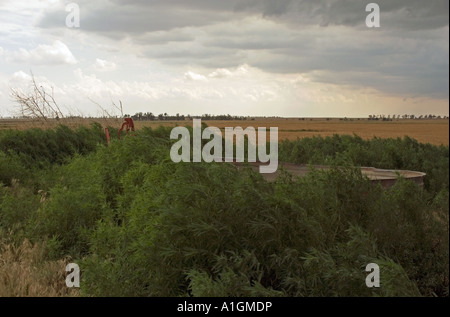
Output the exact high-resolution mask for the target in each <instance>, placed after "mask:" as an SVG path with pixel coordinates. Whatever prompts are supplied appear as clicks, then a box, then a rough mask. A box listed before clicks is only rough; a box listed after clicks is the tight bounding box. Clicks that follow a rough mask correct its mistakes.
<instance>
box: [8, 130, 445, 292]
mask: <svg viewBox="0 0 450 317" xmlns="http://www.w3.org/2000/svg"><path fill="white" fill-rule="evenodd" d="M111 134H112V135H114V133H111ZM169 134H170V128H158V129H154V130H152V129H150V128H144V129H142V130H140V131H138V132H136V135H135V136H134V137H133V136H128V137H125V138H123V139H122V140H117V139H113V140H112V142H111V144H110V146H106V140H105V138H104V133H103V129H102V128H101V127H100V126H99V125H94V126H92V127H91V128H90V129H88V128H79V129H78V130H75V131H72V130H69V129H67V128H66V127H59V128H57V129H55V130H46V131H42V130H28V131H0V181H1V182H2V183H3V184H4V186H3V187H2V188H0V238H3V239H8V240H9V241H11V243H17V244H19V243H21V242H22V241H23V239H25V238H26V239H30V240H31V241H33V242H45V245H46V248H47V257H48V258H49V259H61V258H64V257H67V256H69V257H71V258H72V259H73V261H74V262H76V263H78V264H79V265H80V267H81V270H82V281H81V282H82V285H81V292H82V294H83V295H94V296H436V295H437V296H448V294H449V293H448V276H449V257H448V251H449V241H448V213H449V211H448V197H449V195H448V194H449V166H448V165H449V148H448V146H447V147H443V146H441V147H436V146H432V145H428V144H420V143H418V142H416V141H415V140H412V139H409V138H405V139H397V140H394V139H373V140H369V141H365V140H362V139H361V138H359V137H357V136H334V137H328V138H322V137H314V138H308V139H302V140H297V141H285V142H282V143H281V144H280V147H279V148H280V152H279V153H280V160H281V161H287V162H295V163H304V164H306V163H311V164H329V165H331V166H332V168H331V169H330V170H329V171H312V172H311V173H309V174H308V175H307V176H306V177H304V178H294V177H292V176H290V175H289V174H287V173H282V174H281V176H280V177H279V178H278V179H277V180H276V181H275V182H273V183H268V182H267V181H265V180H264V178H263V177H262V176H261V175H260V174H258V173H255V172H253V170H252V169H250V168H248V169H244V170H243V171H238V170H237V169H236V168H235V167H234V166H232V165H229V164H220V163H211V164H207V163H184V164H183V163H181V164H175V163H173V162H172V161H171V160H170V157H169V150H170V146H171V144H172V143H171V141H170V140H169ZM355 166H374V167H379V168H398V169H411V170H419V171H424V172H426V173H427V174H428V176H427V178H426V182H425V187H424V188H423V189H422V188H419V187H418V186H417V185H415V184H414V183H412V182H409V181H407V180H400V181H398V182H397V183H396V185H395V186H394V187H393V188H391V189H390V190H384V189H382V188H381V187H379V186H375V185H374V184H372V183H371V182H370V181H369V180H368V179H366V178H364V177H363V176H362V175H361V173H360V171H359V169H358V168H355ZM368 263H377V264H378V265H379V266H380V269H381V287H380V288H368V287H366V284H365V278H366V276H367V274H368V273H367V272H365V266H366V265H367V264H368Z"/></svg>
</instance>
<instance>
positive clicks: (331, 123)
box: [0, 118, 449, 145]
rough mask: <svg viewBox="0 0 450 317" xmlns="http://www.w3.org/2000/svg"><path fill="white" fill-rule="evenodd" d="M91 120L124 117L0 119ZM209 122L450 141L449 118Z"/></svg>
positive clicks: (19, 123)
mask: <svg viewBox="0 0 450 317" xmlns="http://www.w3.org/2000/svg"><path fill="white" fill-rule="evenodd" d="M92 122H99V123H101V124H102V125H103V126H105V127H106V126H115V127H117V128H120V126H121V124H122V120H121V119H115V118H108V119H82V118H76V119H69V118H67V119H60V120H59V121H57V120H54V119H53V120H49V121H48V123H47V124H45V125H44V124H43V123H42V122H41V121H32V120H0V129H5V128H6V129H7V128H11V129H20V130H22V129H29V128H32V127H39V128H48V127H55V126H56V125H58V124H65V125H67V126H69V127H77V126H80V125H85V126H89V125H90V124H91V123H92ZM203 122H205V123H206V124H208V126H215V127H219V128H225V127H235V126H241V127H243V128H245V127H247V126H252V127H267V128H268V127H278V138H279V140H284V139H288V140H295V139H297V138H305V137H311V136H314V135H321V136H331V135H333V134H340V135H343V134H349V135H353V134H357V135H359V136H360V137H362V138H363V139H372V138H374V137H379V138H398V137H400V138H403V137H404V136H409V137H411V138H413V139H416V140H418V141H419V142H422V143H431V144H434V145H441V144H443V145H448V144H449V120H444V119H442V120H399V121H384V122H383V121H368V120H367V119H360V120H357V119H353V121H350V120H349V121H343V120H339V119H332V120H325V119H305V120H299V119H298V118H267V119H265V118H256V119H255V120H246V121H222V120H212V121H205V120H204V121H203ZM161 125H162V126H175V125H181V126H184V125H192V121H188V120H186V121H136V122H135V126H136V129H139V128H142V127H144V126H150V127H158V126H161Z"/></svg>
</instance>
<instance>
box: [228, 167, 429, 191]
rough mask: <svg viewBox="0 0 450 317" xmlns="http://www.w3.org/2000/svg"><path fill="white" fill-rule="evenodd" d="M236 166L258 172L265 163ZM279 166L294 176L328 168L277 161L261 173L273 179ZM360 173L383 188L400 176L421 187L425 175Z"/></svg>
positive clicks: (364, 170)
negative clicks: (271, 169) (270, 170)
mask: <svg viewBox="0 0 450 317" xmlns="http://www.w3.org/2000/svg"><path fill="white" fill-rule="evenodd" d="M233 164H234V165H236V166H237V167H238V168H242V167H243V166H245V165H246V164H248V165H250V166H251V167H252V168H253V169H254V170H255V171H256V172H259V166H260V165H265V164H264V163H260V162H256V163H237V162H233ZM280 167H282V168H283V169H284V170H285V171H287V172H289V173H291V174H292V175H294V176H300V177H301V176H305V175H306V174H307V173H308V172H309V171H310V170H311V167H312V168H314V169H319V170H326V169H329V168H330V167H329V166H325V165H312V166H310V165H298V164H293V163H283V162H279V164H278V170H277V171H276V172H275V173H271V174H261V175H263V176H264V178H265V179H266V180H268V181H274V180H275V179H276V178H277V176H278V174H279V172H280ZM361 173H362V174H363V175H365V176H367V177H368V178H369V179H370V180H371V181H372V182H374V183H379V184H381V185H382V186H383V187H384V188H390V187H392V186H393V185H394V184H395V182H396V181H397V179H398V177H399V176H401V177H403V178H405V179H408V180H411V181H413V182H415V183H416V184H417V185H419V186H421V187H423V180H424V177H425V176H426V174H425V173H422V172H416V171H408V170H388V169H379V168H375V167H361Z"/></svg>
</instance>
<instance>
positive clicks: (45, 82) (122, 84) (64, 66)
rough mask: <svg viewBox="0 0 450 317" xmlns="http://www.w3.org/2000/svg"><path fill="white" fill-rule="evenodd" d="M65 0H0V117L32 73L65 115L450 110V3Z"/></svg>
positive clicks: (10, 111)
mask: <svg viewBox="0 0 450 317" xmlns="http://www.w3.org/2000/svg"><path fill="white" fill-rule="evenodd" d="M372 1H373V2H375V3H376V4H378V6H379V8H380V27H373V28H369V27H368V26H367V25H366V17H367V16H368V15H369V14H371V12H366V6H367V4H369V3H371V2H372ZM71 2H72V1H58V0H41V1H37V0H34V1H33V0H32V1H17V0H0V116H2V117H8V116H14V115H18V114H19V111H18V105H17V103H16V102H15V101H14V99H13V98H12V96H11V89H20V91H22V92H24V93H28V92H31V90H30V89H31V81H30V80H31V74H33V75H34V77H35V79H36V81H37V83H38V84H39V85H42V86H43V87H44V88H46V89H47V91H51V89H53V92H54V96H55V100H56V101H57V103H58V105H59V106H60V108H61V110H62V111H63V112H64V113H65V115H83V116H99V115H102V114H104V112H103V110H102V109H107V110H108V111H109V113H111V114H118V115H120V113H118V112H117V109H116V108H114V107H113V103H114V104H116V105H118V104H119V101H121V102H122V104H123V108H124V109H123V110H124V112H125V113H128V114H134V113H136V112H153V113H154V114H160V113H168V114H176V113H180V114H190V115H201V114H206V113H208V114H231V115H242V116H246V115H249V116H281V117H344V116H345V117H367V116H368V115H370V114H377V115H378V114H385V115H388V114H390V115H393V114H401V115H403V114H416V115H420V114H436V115H446V116H448V114H449V1H448V0H428V1H426V0H375V1H374V0H371V1H369V0H367V1H365V0H328V1H327V0H315V1H311V0H276V1H275V0H146V1H144V0H137V1H129V0H98V1H85V0H79V1H73V2H74V3H75V4H77V5H78V7H79V9H80V11H79V21H80V25H79V27H72V28H71V27H68V26H67V25H66V18H67V16H68V15H69V14H71V12H68V11H66V6H67V5H68V4H69V3H71ZM73 21H74V20H73Z"/></svg>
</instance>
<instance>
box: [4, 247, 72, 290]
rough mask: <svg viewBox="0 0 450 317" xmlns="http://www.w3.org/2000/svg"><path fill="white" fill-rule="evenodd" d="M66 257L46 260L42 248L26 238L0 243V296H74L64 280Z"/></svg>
mask: <svg viewBox="0 0 450 317" xmlns="http://www.w3.org/2000/svg"><path fill="white" fill-rule="evenodd" d="M67 263H68V262H67V261H65V260H58V261H46V260H45V258H44V248H43V247H42V245H39V244H34V245H33V244H31V243H30V242H29V241H27V240H25V241H24V242H23V243H22V245H20V246H14V245H12V244H7V243H5V242H3V243H1V244H0V297H25V296H29V297H57V296H77V295H79V293H78V290H77V289H72V288H68V287H67V286H66V283H65V278H66V274H67V273H66V271H65V267H66V264H67Z"/></svg>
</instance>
